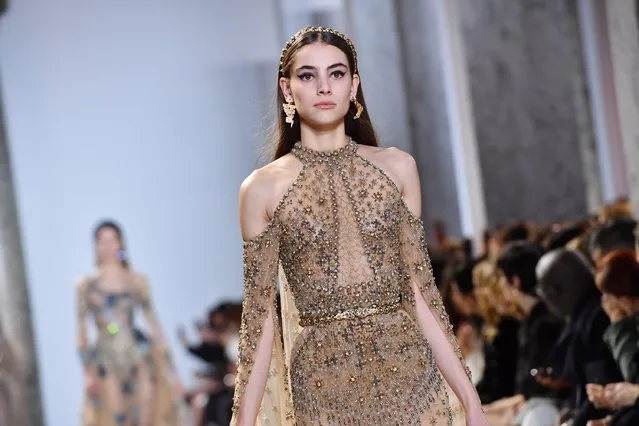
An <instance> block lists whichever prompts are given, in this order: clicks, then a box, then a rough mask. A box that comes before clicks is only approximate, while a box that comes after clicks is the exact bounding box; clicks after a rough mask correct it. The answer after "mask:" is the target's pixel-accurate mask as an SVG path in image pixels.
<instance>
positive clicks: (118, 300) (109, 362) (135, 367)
mask: <svg viewBox="0 0 639 426" xmlns="http://www.w3.org/2000/svg"><path fill="white" fill-rule="evenodd" d="M95 249H96V258H97V262H96V263H97V270H96V271H95V272H94V273H92V274H90V275H88V276H86V277H83V278H81V279H80V280H79V283H78V285H77V303H78V310H77V313H78V350H79V352H80V358H81V359H82V364H83V371H84V382H85V407H84V412H83V416H82V425H83V426H107V425H108V426H178V425H181V424H182V419H181V413H180V407H181V403H180V395H179V394H180V389H181V385H180V382H179V380H178V377H177V375H176V373H175V368H174V366H173V363H172V361H171V357H170V355H169V348H168V346H167V343H166V340H165V339H164V336H163V333H162V329H161V326H160V323H159V321H158V319H157V317H156V315H155V311H154V309H153V305H152V303H151V293H150V289H149V284H148V282H147V280H146V278H145V277H144V276H143V275H141V274H139V273H136V272H133V271H132V270H131V269H130V268H129V263H128V260H127V256H126V252H125V250H124V241H123V238H122V231H121V230H120V227H119V226H118V225H117V224H115V223H113V222H103V223H101V224H100V225H99V226H98V227H97V229H96V231H95ZM138 310H139V311H141V312H142V313H143V315H144V318H145V320H146V323H147V325H148V327H149V331H150V333H149V335H150V336H149V337H148V338H147V336H146V335H145V334H143V333H142V332H141V331H140V330H137V329H136V328H135V327H134V315H135V313H136V311H138ZM89 318H91V319H92V320H93V321H94V323H95V328H96V331H97V332H96V334H97V339H96V341H95V343H94V344H90V343H89V338H88V327H87V325H88V324H87V320H88V319H89Z"/></svg>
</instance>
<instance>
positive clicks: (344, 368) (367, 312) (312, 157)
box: [232, 27, 487, 426]
mask: <svg viewBox="0 0 639 426" xmlns="http://www.w3.org/2000/svg"><path fill="white" fill-rule="evenodd" d="M278 83H279V89H280V90H278V103H279V104H280V105H281V106H280V108H281V110H280V114H279V120H278V123H277V124H278V129H279V131H278V134H277V136H276V140H275V149H274V158H273V161H272V162H271V163H270V164H268V165H267V166H265V167H263V168H261V169H258V170H256V171H255V172H253V173H252V174H251V175H250V176H249V177H248V178H247V179H246V180H245V182H244V183H243V184H242V187H241V189H240V206H239V209H240V225H241V232H242V237H243V239H244V241H245V242H244V300H243V314H242V315H243V316H242V327H241V332H240V356H239V366H238V373H237V377H236V389H235V404H234V416H233V421H232V424H233V425H251V426H252V425H254V424H255V423H256V421H257V422H259V423H260V424H272V425H280V424H298V425H343V424H361V425H391V424H402V425H449V424H453V423H455V424H458V423H461V424H463V422H464V421H466V424H468V425H472V426H478V425H481V426H484V425H487V422H486V420H485V417H484V414H483V412H482V409H481V404H480V402H479V398H478V396H477V393H476V391H475V389H474V387H473V385H472V384H471V382H470V380H469V378H468V376H467V369H465V367H464V365H463V363H462V362H461V354H460V351H459V347H458V345H457V343H456V342H455V340H454V337H453V333H452V330H451V327H450V323H449V321H448V316H447V314H446V312H445V310H444V308H443V305H442V302H441V298H440V295H439V292H438V290H437V287H436V286H435V282H434V279H433V275H432V269H431V265H430V260H429V257H428V254H427V251H426V244H425V237H424V230H423V225H422V222H421V221H420V219H419V216H420V207H421V200H420V187H419V177H418V173H417V167H416V165H415V162H414V160H413V158H412V157H411V156H410V155H408V154H406V153H404V152H402V151H400V150H398V149H395V148H388V149H383V148H379V147H378V146H377V145H378V144H377V139H376V136H375V133H374V131H373V127H372V124H371V121H370V118H369V116H368V113H367V110H366V105H365V102H364V95H363V92H362V88H361V85H360V79H359V75H358V68H357V54H356V52H355V48H354V46H353V43H352V42H351V41H350V40H349V39H348V38H347V37H346V36H344V35H343V34H341V33H339V32H337V31H335V30H332V29H329V28H321V27H310V28H305V29H303V30H301V31H300V32H298V33H297V34H295V35H294V36H293V38H291V40H290V41H289V42H288V43H287V44H286V46H285V47H284V49H283V51H282V56H281V59H280V70H279V78H278ZM279 265H281V270H282V273H281V274H279V276H280V279H279V280H278V266H279ZM278 281H279V292H280V301H281V307H282V308H281V315H279V313H278V311H277V309H276V308H275V299H276V291H277V290H276V284H277V282H278ZM280 318H281V321H280ZM451 390H452V391H451ZM455 396H456V397H457V398H455ZM455 401H460V402H461V407H460V408H462V407H463V409H461V410H455V409H453V408H452V407H453V405H454V402H455Z"/></svg>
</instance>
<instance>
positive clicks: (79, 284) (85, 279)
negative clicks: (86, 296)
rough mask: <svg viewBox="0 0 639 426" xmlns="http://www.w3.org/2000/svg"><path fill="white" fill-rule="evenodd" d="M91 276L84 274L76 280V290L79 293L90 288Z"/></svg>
mask: <svg viewBox="0 0 639 426" xmlns="http://www.w3.org/2000/svg"><path fill="white" fill-rule="evenodd" d="M89 281H90V280H89V276H88V275H82V276H80V277H79V278H78V279H76V280H75V290H76V292H78V293H84V292H86V291H87V289H88V288H89Z"/></svg>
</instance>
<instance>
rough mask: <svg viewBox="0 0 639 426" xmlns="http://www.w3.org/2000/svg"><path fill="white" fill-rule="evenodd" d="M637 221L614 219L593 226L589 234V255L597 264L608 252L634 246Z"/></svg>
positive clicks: (628, 248) (629, 248) (630, 248)
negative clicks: (595, 226)
mask: <svg viewBox="0 0 639 426" xmlns="http://www.w3.org/2000/svg"><path fill="white" fill-rule="evenodd" d="M636 226H637V222H636V221H634V220H632V219H616V220H614V221H612V222H609V223H606V224H604V225H601V226H599V227H598V228H595V230H593V232H592V233H591V235H590V255H591V257H592V260H593V262H594V264H595V265H599V264H600V263H601V261H602V259H603V258H604V257H605V256H607V255H608V254H610V253H612V252H614V251H617V250H633V249H634V248H635V243H636V241H635V234H634V230H635V227H636Z"/></svg>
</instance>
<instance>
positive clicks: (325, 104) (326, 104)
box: [315, 102, 335, 109]
mask: <svg viewBox="0 0 639 426" xmlns="http://www.w3.org/2000/svg"><path fill="white" fill-rule="evenodd" d="M334 107H335V103H334V102H320V103H317V104H315V108H320V109H331V108H334Z"/></svg>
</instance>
